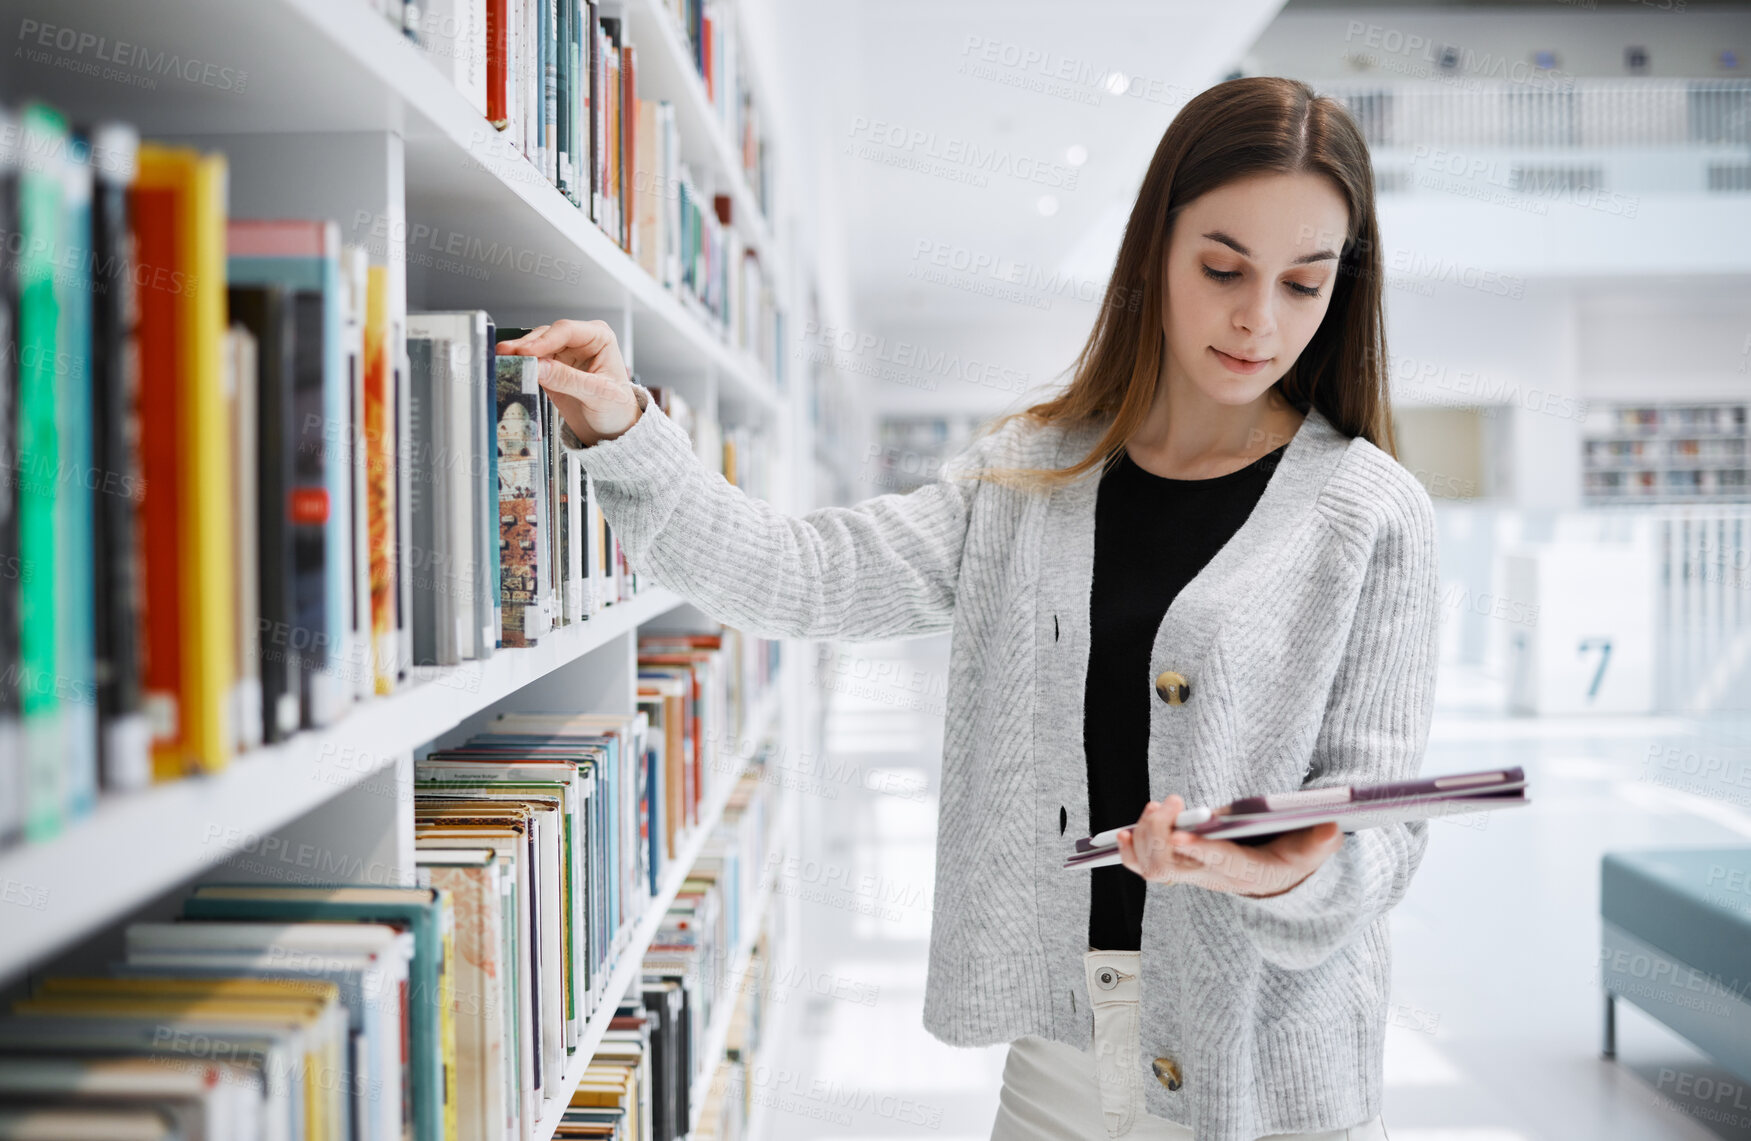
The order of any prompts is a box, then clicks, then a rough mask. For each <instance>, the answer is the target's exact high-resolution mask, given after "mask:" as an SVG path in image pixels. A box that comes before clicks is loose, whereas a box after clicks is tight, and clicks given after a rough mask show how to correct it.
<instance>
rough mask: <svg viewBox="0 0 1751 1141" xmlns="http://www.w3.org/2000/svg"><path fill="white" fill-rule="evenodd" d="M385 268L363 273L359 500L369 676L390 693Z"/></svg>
mask: <svg viewBox="0 0 1751 1141" xmlns="http://www.w3.org/2000/svg"><path fill="white" fill-rule="evenodd" d="M389 348H390V346H389V270H388V269H387V268H386V267H384V266H380V265H374V266H372V267H370V269H369V270H367V271H366V276H365V445H364V446H365V502H366V506H367V508H368V512H369V516H370V527H369V532H370V542H371V550H370V558H369V560H368V561H369V563H370V567H371V675H372V679H373V683H374V685H375V687H376V691H377V692H378V693H380V694H388V693H394V692H395V675H396V668H397V661H398V655H399V654H400V645H399V637H400V636H399V634H398V633H397V631H396V628H395V603H396V594H397V589H398V587H397V584H396V578H395V513H396V502H395V490H396V475H395V446H396V439H395V419H396V417H395V376H394V369H393V368H392V367H391V364H390V354H389Z"/></svg>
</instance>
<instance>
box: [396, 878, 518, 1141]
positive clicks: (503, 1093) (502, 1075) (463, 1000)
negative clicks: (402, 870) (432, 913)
mask: <svg viewBox="0 0 1751 1141" xmlns="http://www.w3.org/2000/svg"><path fill="white" fill-rule="evenodd" d="M414 862H415V864H416V866H417V867H418V870H419V875H420V877H421V880H422V885H423V886H429V887H433V888H437V889H439V890H441V891H444V892H446V893H447V894H449V895H450V897H451V899H452V901H453V905H454V907H455V912H456V956H455V963H456V982H455V986H454V988H453V993H454V998H453V1000H452V1007H453V1010H454V1016H455V1019H456V1073H457V1076H458V1078H459V1081H458V1083H457V1107H456V1115H457V1121H458V1122H459V1123H460V1126H461V1130H462V1132H461V1136H464V1137H508V1136H510V1135H512V1131H514V1130H515V1129H516V1115H515V1112H514V1106H513V1105H512V1102H511V1098H512V1096H513V1091H514V1089H515V1086H514V1085H513V1084H512V1081H511V1075H510V1069H509V1051H507V1049H506V1046H507V1045H509V1044H510V1043H511V1041H512V1035H511V1032H510V1031H509V1029H508V1027H507V1023H506V1019H507V1018H508V1017H510V1016H511V1012H512V1010H513V1009H514V1007H513V1006H512V1005H510V1004H509V1003H508V1002H507V1001H506V1000H507V995H506V993H505V987H504V983H503V978H504V974H505V971H506V970H507V969H508V968H509V967H510V965H511V964H509V963H508V962H506V961H505V958H504V950H505V933H504V930H503V927H504V920H505V909H504V894H505V888H506V885H505V884H504V883H503V882H502V880H503V876H502V874H501V871H500V867H499V862H498V855H497V853H496V852H495V851H494V850H493V849H491V848H464V849H449V850H444V849H434V848H421V849H416V850H415V852H414Z"/></svg>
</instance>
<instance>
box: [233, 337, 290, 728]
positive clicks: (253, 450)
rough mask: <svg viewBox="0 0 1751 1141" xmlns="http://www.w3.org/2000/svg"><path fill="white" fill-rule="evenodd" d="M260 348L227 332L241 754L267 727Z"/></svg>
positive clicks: (237, 721) (237, 712) (235, 714)
mask: <svg viewBox="0 0 1751 1141" xmlns="http://www.w3.org/2000/svg"><path fill="white" fill-rule="evenodd" d="M257 348H258V347H257V342H256V339H255V334H253V333H251V332H250V331H249V329H248V328H247V327H245V326H244V325H242V324H233V325H232V326H231V327H230V328H229V329H227V330H226V332H225V344H224V358H225V359H224V370H225V371H224V375H225V401H226V419H227V424H226V430H227V431H228V432H229V433H230V436H231V471H230V473H229V474H230V479H231V489H232V494H231V561H232V566H234V567H235V568H236V570H237V573H236V576H235V578H234V579H233V581H232V588H233V589H232V599H233V602H234V607H233V623H232V636H233V639H234V645H235V652H234V658H233V661H234V667H233V668H234V671H235V676H236V683H235V686H234V687H233V690H232V703H231V707H232V724H233V725H234V726H235V727H236V729H237V750H238V752H244V751H246V750H249V749H253V748H256V747H257V746H259V745H260V744H261V743H262V741H263V739H264V734H265V730H266V727H265V726H264V725H263V724H262V708H263V699H262V693H263V690H262V679H261V658H262V655H261V649H260V618H261V562H260V554H261V552H260V518H261V517H260V511H259V503H258V501H257V496H258V494H259V490H260V488H259V482H258V473H259V472H260V470H261V456H260V453H259V443H260V438H259V435H258V433H257V417H258V415H259V412H258V409H257V403H256V402H257V400H258V399H259V397H260V389H259V373H260V365H259V361H258V351H257ZM276 506H277V505H276Z"/></svg>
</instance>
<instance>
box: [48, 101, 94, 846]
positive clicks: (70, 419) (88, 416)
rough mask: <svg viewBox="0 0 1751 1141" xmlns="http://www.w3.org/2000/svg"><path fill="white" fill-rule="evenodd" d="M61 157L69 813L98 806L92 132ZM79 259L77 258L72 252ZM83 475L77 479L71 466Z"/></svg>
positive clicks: (59, 649) (59, 575)
mask: <svg viewBox="0 0 1751 1141" xmlns="http://www.w3.org/2000/svg"><path fill="white" fill-rule="evenodd" d="M67 144H68V145H67V150H66V152H65V154H64V155H63V160H62V163H61V179H62V208H63V211H64V212H63V214H62V218H61V232H62V235H63V237H62V240H63V243H64V249H65V250H67V251H69V252H70V251H78V255H79V256H78V258H77V261H76V263H75V264H73V265H68V264H66V261H65V260H64V261H63V263H62V265H61V267H60V269H59V271H58V272H57V273H56V275H55V291H56V294H57V298H56V309H57V311H58V313H59V325H58V327H57V329H56V338H55V339H56V344H57V345H58V347H59V351H58V353H57V355H56V361H57V362H58V363H57V364H56V366H55V373H56V376H55V405H56V408H55V419H56V423H55V447H56V452H57V453H58V456H59V460H58V465H57V466H58V470H57V474H56V477H55V479H56V482H57V484H59V486H58V488H57V490H56V493H55V538H56V542H57V546H56V551H55V556H56V557H55V565H56V583H55V638H56V643H57V644H56V647H55V656H56V668H57V670H58V673H57V675H56V678H55V684H56V686H57V687H58V688H60V689H61V690H62V692H63V694H64V695H65V696H64V699H63V700H62V702H61V717H62V731H63V737H62V741H63V748H64V749H65V750H66V751H65V753H64V754H63V755H62V757H61V758H59V762H60V766H61V781H62V787H61V812H62V815H63V818H64V819H65V820H68V821H72V820H77V819H79V818H80V817H82V816H85V815H87V814H88V813H90V812H91V810H92V808H93V807H95V805H96V802H97V790H98V784H99V777H98V733H99V728H98V716H97V648H96V642H95V628H94V624H93V623H94V620H93V611H94V610H95V609H96V606H97V599H96V591H95V587H96V578H95V575H94V573H93V561H94V559H95V557H96V550H95V546H94V544H95V541H96V521H97V520H96V504H95V503H94V502H93V500H92V497H91V495H90V494H88V493H87V491H88V488H89V486H90V485H89V484H88V483H87V482H86V478H87V473H89V472H90V471H91V470H92V460H93V448H92V440H91V437H92V431H93V428H94V425H95V420H94V419H93V415H94V411H95V410H94V408H93V405H92V389H91V355H92V329H91V312H92V300H91V275H92V272H93V269H94V264H93V262H92V261H91V259H90V258H89V257H88V256H86V255H87V251H89V250H90V249H91V211H92V204H91V199H92V193H93V179H92V169H91V143H90V139H89V137H87V136H86V135H85V134H84V133H83V132H75V133H73V134H72V135H71V136H69V138H68V140H67ZM68 260H71V259H68ZM68 472H77V473H79V478H78V479H68V478H67V477H66V473H68Z"/></svg>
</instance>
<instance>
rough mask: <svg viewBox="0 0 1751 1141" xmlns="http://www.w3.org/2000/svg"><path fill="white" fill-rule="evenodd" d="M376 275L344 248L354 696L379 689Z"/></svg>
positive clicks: (357, 249) (361, 256)
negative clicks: (369, 339) (375, 662)
mask: <svg viewBox="0 0 1751 1141" xmlns="http://www.w3.org/2000/svg"><path fill="white" fill-rule="evenodd" d="M369 278H370V259H369V257H368V256H367V254H366V251H365V250H364V248H363V247H361V246H342V247H341V250H340V289H341V297H342V303H341V326H340V336H341V343H340V345H339V347H338V351H339V353H340V355H341V359H342V362H343V368H344V373H343V375H344V377H345V381H344V383H345V385H346V387H347V388H348V389H350V391H349V392H348V393H347V398H346V402H345V405H344V407H345V410H346V419H345V420H344V421H342V422H341V424H342V425H343V426H344V429H343V431H342V432H341V433H339V436H340V439H341V447H340V454H341V455H343V456H344V457H346V459H347V461H348V463H347V468H348V470H347V479H346V485H345V486H346V490H347V491H348V492H349V493H350V495H349V500H350V503H351V515H350V520H351V523H352V526H351V527H350V528H349V530H350V532H351V540H350V543H349V548H350V552H351V558H350V560H349V569H350V571H351V578H350V582H351V591H350V592H349V599H350V602H351V606H350V610H349V613H348V616H347V625H348V628H349V629H350V630H351V631H352V641H351V643H350V649H351V651H352V653H351V654H350V656H349V657H348V659H347V669H348V680H349V681H350V683H351V689H352V693H353V696H354V697H355V698H358V699H363V698H367V697H370V696H371V695H372V694H373V693H375V692H376V679H375V675H374V673H373V670H372V668H371V658H372V649H371V647H372V643H373V638H372V634H371V499H370V480H369V478H368V474H369V466H370V465H369V453H368V451H367V449H366V446H365V309H366V304H365V295H366V283H367V282H368V281H369Z"/></svg>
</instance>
